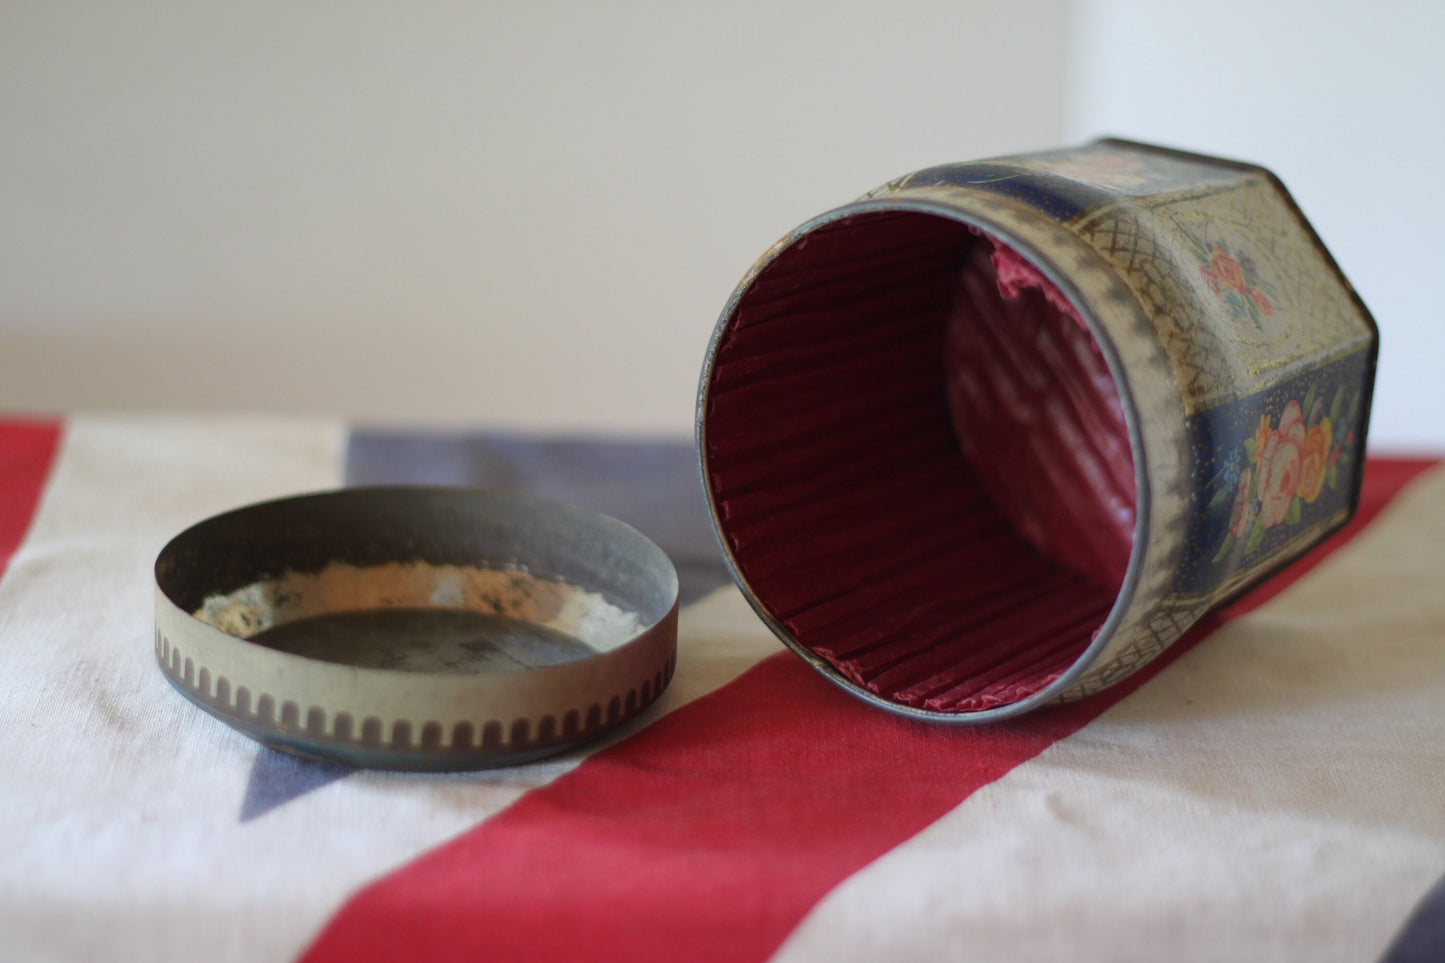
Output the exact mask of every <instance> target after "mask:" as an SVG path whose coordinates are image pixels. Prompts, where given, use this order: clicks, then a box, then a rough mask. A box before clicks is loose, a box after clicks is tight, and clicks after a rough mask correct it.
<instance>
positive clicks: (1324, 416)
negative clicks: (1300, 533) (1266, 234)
mask: <svg viewBox="0 0 1445 963" xmlns="http://www.w3.org/2000/svg"><path fill="white" fill-rule="evenodd" d="M1220 283H1221V284H1224V283H1225V281H1224V280H1223V279H1222V278H1221V281H1220ZM1358 410H1359V396H1358V394H1355V395H1354V396H1353V397H1351V398H1347V397H1346V396H1345V390H1344V389H1343V388H1339V389H1336V391H1335V395H1334V401H1333V403H1332V404H1331V405H1330V407H1329V412H1328V413H1326V412H1325V408H1324V404H1323V402H1322V401H1320V400H1317V399H1316V391H1315V389H1314V388H1311V389H1310V390H1309V392H1308V393H1307V394H1306V395H1305V398H1304V402H1303V404H1301V403H1300V402H1299V401H1296V400H1294V399H1290V400H1289V401H1288V402H1286V403H1285V405H1284V408H1283V409H1282V410H1281V411H1280V412H1279V420H1278V422H1276V421H1275V420H1274V419H1273V418H1272V417H1271V416H1270V413H1269V412H1265V413H1263V414H1261V415H1260V417H1259V428H1258V429H1257V430H1256V431H1254V433H1253V434H1252V435H1250V436H1249V437H1247V438H1246V439H1245V440H1244V456H1245V463H1244V466H1243V469H1242V470H1240V471H1239V473H1238V478H1239V482H1238V484H1237V485H1230V486H1229V487H1220V488H1219V489H1218V490H1217V491H1216V492H1215V494H1214V497H1213V498H1212V499H1211V500H1210V502H1209V507H1210V508H1211V509H1214V508H1216V507H1219V506H1222V505H1223V504H1224V503H1226V502H1229V501H1230V500H1231V498H1232V500H1233V504H1232V508H1231V509H1230V516H1229V527H1228V529H1227V531H1226V533H1225V536H1224V540H1223V542H1222V543H1221V544H1220V546H1219V549H1218V551H1217V552H1216V553H1215V555H1214V562H1215V563H1216V564H1218V563H1219V562H1221V561H1223V560H1224V559H1226V558H1229V557H1231V556H1234V557H1235V558H1236V559H1237V561H1239V562H1241V563H1242V562H1244V561H1247V560H1248V558H1249V557H1250V556H1252V555H1253V554H1254V553H1255V552H1256V551H1257V550H1258V549H1259V547H1260V545H1261V543H1262V542H1263V541H1264V538H1265V535H1266V533H1267V532H1269V531H1270V530H1272V529H1277V528H1278V527H1279V526H1286V527H1290V526H1295V525H1299V524H1301V522H1302V521H1303V512H1304V506H1305V505H1313V504H1314V503H1315V500H1316V499H1318V498H1319V497H1320V493H1321V492H1323V491H1325V490H1326V489H1329V490H1334V489H1335V488H1336V487H1338V485H1339V472H1340V468H1339V462H1340V461H1341V456H1342V453H1343V454H1345V455H1348V451H1347V448H1348V446H1349V445H1350V444H1351V443H1352V442H1353V439H1354V431H1353V430H1352V429H1347V428H1346V427H1345V423H1346V422H1349V421H1351V420H1353V419H1354V417H1355V415H1356V413H1357V412H1358ZM1307 412H1308V414H1306V413H1307ZM1342 418H1343V420H1342ZM1237 464H1238V463H1237V462H1231V465H1237ZM1233 473H1234V469H1233V468H1231V469H1230V470H1229V472H1227V473H1225V472H1222V473H1221V475H1224V474H1228V475H1230V476H1231V477H1232V476H1233Z"/></svg>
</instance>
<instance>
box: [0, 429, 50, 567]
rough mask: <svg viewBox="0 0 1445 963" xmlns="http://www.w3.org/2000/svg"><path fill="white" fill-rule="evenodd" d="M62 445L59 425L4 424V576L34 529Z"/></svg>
mask: <svg viewBox="0 0 1445 963" xmlns="http://www.w3.org/2000/svg"><path fill="white" fill-rule="evenodd" d="M59 446H60V424H59V422H53V421H0V575H4V574H5V569H6V568H8V567H9V565H10V559H11V557H12V556H13V555H14V554H15V550H16V549H18V548H19V547H20V543H21V541H22V540H24V538H25V532H26V531H27V530H29V528H30V520H31V518H32V516H34V514H35V507H36V505H38V504H39V502H40V492H41V491H42V490H43V489H44V488H45V479H46V478H47V477H49V475H50V466H51V464H52V463H53V462H54V461H55V452H56V450H57V449H58V448H59Z"/></svg>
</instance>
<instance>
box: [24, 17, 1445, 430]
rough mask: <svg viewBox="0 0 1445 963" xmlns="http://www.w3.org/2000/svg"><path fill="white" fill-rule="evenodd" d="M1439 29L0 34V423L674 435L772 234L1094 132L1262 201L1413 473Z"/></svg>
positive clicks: (515, 20)
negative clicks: (409, 426)
mask: <svg viewBox="0 0 1445 963" xmlns="http://www.w3.org/2000/svg"><path fill="white" fill-rule="evenodd" d="M1441 40H1445V6H1436V5H1431V4H1428V3H1426V2H1423V0H1422V2H1419V3H1405V2H1400V3H1394V4H1389V3H1380V2H1376V3H1373V4H1369V5H1363V4H1349V5H1347V4H1334V5H1330V4H1323V5H1322V4H1321V3H1318V2H1316V3H1308V4H1306V3H1291V4H1267V5H1266V4H1259V3H1253V4H1244V3H1230V2H1216V3H1213V4H1210V5H1209V6H1208V8H1207V9H1206V8H1201V7H1199V6H1198V5H1192V4H1182V3H1180V4H1173V5H1171V4H1164V3H1157V4H1156V3H1132V2H1126V0H1078V2H1077V3H1073V2H1070V0H1028V2H1015V3H1010V4H997V3H989V2H982V0H976V2H954V3H947V2H938V3H929V2H924V0H896V2H893V3H890V4H887V5H882V4H863V3H841V2H834V3H802V2H797V0H774V2H754V3H730V4H706V5H704V4H684V3H645V2H641V0H626V2H618V3H613V4H584V3H573V4H568V3H558V2H538V3H532V4H503V3H499V2H498V3H473V4H460V3H457V4H445V5H444V4H414V3H403V2H400V0H398V2H382V0H352V2H330V3H321V2H312V3H284V2H272V3H264V2H248V3H243V2H239V0H236V2H227V3H198V2H195V0H191V2H173V3H172V2H158V0H133V2H129V3H124V4H114V3H100V2H95V3H84V2H77V3H51V2H35V3H21V2H14V0H0V409H8V410H14V409H17V408H19V409H39V410H46V409H48V410H52V411H64V410H70V409H74V408H77V407H87V406H102V407H184V408H196V407H218V408H237V407H243V408H259V409H267V410H291V411H316V412H330V413H337V414H341V415H345V416H348V417H351V418H354V419H358V420H364V421H371V422H389V423H443V424H471V425H507V426H514V427H530V428H545V429H551V430H565V429H573V428H588V429H597V428H605V429H611V430H618V431H630V430H649V431H676V432H684V431H686V430H687V427H688V424H689V422H690V419H691V409H692V398H693V392H694V386H695V382H696V376H697V370H698V367H699V363H700V360H701V354H702V351H703V348H704V346H705V344H706V341H707V337H708V335H709V333H710V331H711V328H712V324H713V321H714V319H715V317H716V315H717V312H718V310H719V309H720V308H721V306H722V303H723V301H724V300H725V298H726V297H727V294H728V292H729V291H730V290H731V288H732V286H733V284H734V283H735V282H736V280H737V279H738V277H739V276H740V275H741V274H742V272H743V271H744V270H745V269H746V267H747V266H748V264H749V263H750V262H751V261H752V260H753V258H755V257H756V256H757V255H758V254H760V253H761V252H762V251H763V250H764V249H765V248H766V247H767V246H768V245H769V244H770V243H771V242H772V241H773V240H775V239H776V238H777V237H778V236H779V235H781V234H782V233H783V232H784V231H786V230H787V229H788V228H790V227H792V226H793V225H794V224H796V223H798V222H800V221H802V220H804V219H806V218H807V217H809V216H811V215H813V214H816V213H819V212H821V211H822V210H825V209H826V208H828V207H831V206H833V205H835V204H837V203H841V202H843V201H846V200H848V199H850V198H852V197H854V196H856V195H857V194H859V193H861V192H862V191H864V190H866V189H868V188H870V187H872V186H875V185H876V184H878V183H880V182H882V181H884V180H886V179H888V178H890V177H892V176H895V175H897V174H901V173H904V172H906V171H908V170H912V169H916V168H918V167H922V166H926V165H928V164H933V163H938V162H942V161H947V160H965V159H969V158H973V157H980V156H987V155H990V154H998V153H1007V152H1014V151H1020V150H1031V149H1037V148H1041V147H1047V146H1054V145H1057V144H1060V143H1064V142H1067V141H1070V140H1080V139H1085V138H1087V137H1089V136H1093V135H1094V134H1096V133H1106V132H1107V133H1118V134H1123V135H1128V136H1135V137H1139V138H1143V139H1154V140H1159V141H1162V142H1166V143H1172V144H1176V145H1180V146H1186V147H1192V148H1196V149H1200V150H1204V151H1208V152H1217V153H1224V154H1234V155H1237V156H1241V157H1244V158H1247V159H1251V160H1257V161H1259V162H1261V163H1265V164H1267V165H1269V166H1272V167H1274V168H1275V169H1276V170H1277V171H1278V172H1279V173H1280V174H1281V175H1282V176H1283V177H1284V179H1285V181H1286V183H1288V184H1289V185H1290V186H1291V188H1292V189H1293V190H1294V191H1295V192H1296V195H1297V197H1298V199H1299V200H1300V203H1301V204H1302V206H1303V207H1304V209H1305V211H1306V213H1307V214H1309V215H1310V217H1311V219H1312V220H1313V221H1314V222H1315V224H1316V226H1317V227H1318V228H1319V229H1320V232H1321V234H1322V235H1323V236H1324V238H1325V241H1326V243H1327V244H1329V245H1330V247H1331V249H1332V250H1333V251H1334V253H1335V255H1336V257H1337V258H1338V259H1339V261H1340V263H1341V264H1342V266H1343V267H1344V268H1345V270H1346V272H1347V273H1348V274H1349V275H1350V277H1351V279H1352V280H1354V281H1355V283H1356V285H1357V287H1358V288H1359V289H1360V291H1361V294H1362V295H1363V296H1364V298H1365V300H1366V302H1367V303H1368V304H1369V305H1370V306H1371V307H1372V309H1373V310H1374V312H1375V314H1376V316H1377V317H1378V318H1379V320H1380V323H1381V327H1382V329H1384V338H1385V340H1384V344H1385V347H1384V353H1383V356H1382V362H1381V372H1380V387H1379V396H1378V402H1377V409H1376V420H1375V426H1374V433H1373V437H1374V440H1375V441H1376V442H1377V443H1378V444H1380V445H1384V446H1387V447H1391V448H1395V449H1399V448H1401V447H1431V446H1433V447H1435V448H1436V449H1445V417H1442V416H1445V389H1442V388H1441V387H1440V384H1439V382H1440V378H1439V376H1438V375H1437V374H1436V368H1437V366H1438V359H1440V358H1441V357H1442V354H1445V351H1442V348H1445V343H1442V341H1441V337H1442V336H1441V334H1440V325H1439V323H1438V315H1439V311H1438V309H1437V308H1436V307H1435V305H1436V303H1437V302H1438V300H1439V297H1440V296H1439V293H1438V290H1439V289H1438V287H1437V286H1436V282H1435V279H1436V277H1437V276H1438V275H1439V274H1440V267H1439V266H1440V265H1442V264H1445V258H1442V256H1441V255H1442V253H1445V251H1442V246H1441V241H1440V240H1439V238H1440V232H1439V230H1438V228H1437V227H1436V226H1437V225H1438V224H1440V223H1441V222H1442V220H1445V191H1442V190H1441V189H1440V187H1439V186H1437V185H1438V182H1436V181H1434V180H1431V178H1432V177H1433V176H1434V170H1435V167H1436V165H1437V162H1438V159H1439V158H1440V157H1441V156H1442V150H1441V148H1442V146H1445V145H1442V143H1441V140H1442V136H1445V124H1442V121H1441V117H1442V115H1445V111H1442V106H1441V105H1442V102H1445V72H1442V67H1441V66H1440V64H1441V59H1440V58H1439V57H1438V56H1437V55H1436V54H1435V51H1436V49H1437V48H1438V46H1439V43H1440V41H1441Z"/></svg>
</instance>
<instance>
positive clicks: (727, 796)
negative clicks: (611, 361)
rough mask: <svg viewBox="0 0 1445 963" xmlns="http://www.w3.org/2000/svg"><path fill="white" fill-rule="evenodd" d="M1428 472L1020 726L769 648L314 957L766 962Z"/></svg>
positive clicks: (339, 918)
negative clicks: (960, 719)
mask: <svg viewBox="0 0 1445 963" xmlns="http://www.w3.org/2000/svg"><path fill="white" fill-rule="evenodd" d="M1432 464H1435V462H1433V461H1424V460H1415V461H1404V460H1389V461H1386V460H1379V461H1373V462H1372V463H1371V465H1370V470H1369V472H1368V473H1367V475H1366V478H1367V481H1366V488H1365V492H1364V497H1363V500H1362V504H1361V508H1360V512H1359V515H1358V517H1357V518H1356V520H1355V521H1354V522H1352V524H1351V525H1350V526H1349V528H1348V529H1347V530H1345V531H1344V532H1341V533H1340V534H1338V535H1336V536H1335V537H1334V538H1332V539H1331V540H1330V541H1329V542H1328V543H1327V544H1325V545H1324V546H1321V547H1320V548H1318V549H1316V550H1315V551H1313V552H1311V553H1310V554H1309V555H1308V556H1306V557H1305V558H1303V559H1301V560H1300V561H1299V562H1297V563H1295V565H1294V566H1292V567H1291V568H1290V569H1289V570H1288V571H1286V572H1284V573H1281V574H1280V575H1279V576H1277V577H1276V578H1275V579H1273V580H1272V581H1270V582H1269V583H1267V584H1266V585H1265V586H1264V587H1262V588H1261V589H1260V590H1258V591H1256V592H1255V593H1253V594H1251V595H1249V596H1248V597H1246V598H1245V599H1244V600H1242V601H1240V602H1239V603H1237V604H1235V605H1233V606H1231V607H1230V608H1229V609H1228V610H1226V611H1224V612H1222V613H1220V614H1218V615H1216V616H1213V617H1211V618H1210V619H1208V620H1206V622H1205V623H1202V624H1201V625H1199V626H1197V627H1196V628H1195V630H1193V631H1191V632H1190V633H1189V634H1188V635H1187V636H1186V637H1185V638H1184V639H1182V640H1180V642H1179V643H1177V644H1176V645H1175V646H1173V647H1172V648H1171V649H1170V650H1169V651H1168V652H1167V653H1166V654H1165V655H1164V656H1162V657H1161V658H1159V659H1157V660H1155V662H1153V663H1152V664H1151V665H1149V666H1148V667H1146V668H1145V669H1144V670H1143V671H1141V672H1139V673H1137V674H1135V675H1134V676H1132V677H1130V678H1129V679H1128V680H1126V681H1125V682H1123V683H1121V684H1120V685H1118V686H1115V687H1114V688H1112V689H1109V690H1107V691H1105V692H1103V693H1101V694H1099V695H1098V696H1095V697H1093V698H1091V699H1088V700H1085V701H1083V702H1078V703H1074V704H1072V705H1069V706H1064V707H1061V708H1058V709H1053V710H1046V711H1042V712H1038V713H1035V714H1033V715H1031V716H1026V717H1024V718H1023V719H1020V720H1017V721H1015V722H1009V723H1004V724H998V725H993V726H989V727H986V728H967V729H953V728H947V727H942V726H934V725H928V724H925V723H918V722H912V721H905V720H902V719H897V718H894V717H892V716H889V715H887V714H885V713H883V712H880V711H878V710H877V709H874V708H872V707H869V706H867V705H865V704H863V703H861V702H859V701H857V700H855V699H853V698H851V697H849V696H847V695H845V694H844V693H842V692H840V691H839V690H837V689H835V688H834V687H833V686H831V685H828V684H827V683H825V682H823V681H822V680H821V679H819V678H818V677H817V676H816V675H815V674H814V673H813V672H812V671H811V670H810V669H808V668H807V667H806V666H805V665H804V664H803V662H802V661H801V660H799V659H797V658H796V657H794V656H793V655H792V654H791V653H780V654H779V655H777V656H774V657H771V658H768V659H766V660H765V661H763V662H762V663H760V664H759V665H757V666H755V667H754V668H753V669H751V670H750V671H749V672H747V673H745V674H744V675H743V676H741V677H740V678H738V679H737V680H735V681H734V682H733V683H731V684H730V685H728V686H725V687H724V688H722V689H719V690H718V691H717V692H714V693H712V694H711V695H709V696H706V697H704V698H702V699H699V700H697V701H696V702H694V703H691V704H689V705H687V706H685V707H683V708H681V709H679V710H677V711H675V712H673V713H672V714H671V715H669V716H666V717H664V718H662V719H659V720H658V721H657V722H655V723H653V725H652V726H651V727H649V728H648V729H646V730H644V731H642V732H640V733H639V734H637V735H636V736H634V737H632V738H631V739H629V740H627V741H625V742H622V743H620V744H618V745H617V746H614V747H612V748H611V749H608V750H607V751H605V752H601V753H599V754H597V755H596V756H593V757H592V758H590V759H588V760H587V761H585V762H584V763H582V765H580V766H579V767H578V768H577V769H575V770H573V771H572V772H571V773H569V774H568V775H566V776H563V777H562V778H560V779H558V780H557V781H555V782H553V783H552V784H550V785H548V786H546V787H544V788H542V789H538V790H535V791H533V792H531V793H529V794H528V795H526V796H525V797H523V798H522V799H521V800H519V801H518V802H517V803H516V804H515V805H513V806H512V807H511V808H510V809H508V810H506V811H504V812H502V813H500V814H498V815H497V816H495V817H494V818H492V819H491V820H489V821H487V822H485V823H482V824H481V825H480V826H478V827H476V828H475V829H473V830H471V831H469V832H467V833H465V834H463V835H462V836H460V837H458V838H457V839H455V840H453V841H451V842H449V843H447V844H445V845H443V846H441V847H439V848H437V849H435V850H433V851H431V852H429V853H427V854H425V855H423V856H421V857H420V858H418V859H417V860H415V861H414V862H412V863H410V864H409V865H407V866H404V867H402V868H401V869H399V870H397V871H395V872H393V873H392V874H390V875H389V876H387V877H385V878H383V879H381V880H380V881H378V882H376V883H374V884H372V885H370V886H368V887H367V888H365V889H364V890H362V891H361V892H360V893H359V894H357V895H356V896H355V897H354V898H353V899H351V900H350V901H349V902H348V903H347V904H346V905H345V906H344V907H343V908H342V909H341V911H340V912H339V913H338V914H337V915H336V916H335V917H334V918H333V919H332V921H331V922H330V924H329V925H328V926H327V927H326V928H325V930H324V931H323V932H322V933H321V934H320V936H319V937H318V938H317V940H316V941H315V943H314V944H313V945H312V946H311V948H310V949H309V950H308V951H307V953H306V955H305V957H304V959H306V960H308V961H311V963H322V961H330V960H348V961H349V960H354V959H368V960H408V961H409V960H416V959H427V960H471V959H486V960H529V961H530V960H550V959H589V960H627V961H633V963H636V961H650V960H673V959H688V960H740V959H741V960H761V959H765V958H766V957H767V956H768V955H769V954H771V953H772V952H773V951H774V950H775V949H776V948H777V947H778V946H779V944H781V943H782V941H783V940H784V939H785V938H786V937H787V935H788V934H789V933H790V932H791V931H792V930H793V928H794V927H795V926H796V925H797V924H798V922H799V921H800V920H801V919H802V917H803V915H804V914H805V913H807V912H808V910H809V909H811V908H812V907H813V905H814V904H815V903H817V901H818V900H819V899H821V898H822V897H823V895H824V894H826V893H827V892H828V891H829V890H830V889H832V888H833V887H834V886H836V885H837V884H838V883H840V882H841V881H842V880H844V879H845V878H847V877H848V876H849V875H851V874H852V873H854V872H856V871H857V870H859V869H860V868H862V867H863V866H865V865H867V864H868V863H870V862H872V861H873V860H875V859H877V858H878V857H879V856H881V855H883V854H884V853H886V852H887V851H888V850H890V849H892V848H893V847H895V846H897V845H899V844H900V843H902V842H903V841H904V840H906V839H908V838H909V837H911V836H913V835H914V834H916V833H917V832H919V831H920V830H922V829H923V828H924V827H926V826H927V825H928V824H930V823H932V822H933V821H935V820H937V819H938V818H940V817H941V816H943V815H944V814H945V813H947V812H948V811H950V810H951V809H953V808H955V807H956V806H958V804H959V803H960V802H962V801H963V800H964V799H965V798H967V797H968V796H969V795H970V794H971V793H973V792H974V791H976V790H977V789H979V788H981V787H982V786H985V785H987V784H988V783H990V782H993V781H994V780H996V779H998V778H999V777H1001V776H1003V775H1004V774H1005V773H1007V772H1008V771H1009V770H1011V769H1013V768H1014V767H1015V766H1017V765H1019V764H1021V763H1023V762H1026V761H1028V760H1029V759H1032V758H1033V757H1034V756H1036V755H1038V754H1039V753H1040V752H1042V751H1043V750H1044V749H1046V748H1047V747H1048V746H1050V745H1051V744H1052V743H1054V742H1055V741H1057V740H1058V739H1061V738H1063V737H1065V736H1067V735H1069V734H1070V733H1073V732H1075V731H1077V730H1078V729H1079V728H1080V727H1082V726H1084V725H1086V724H1087V723H1089V722H1090V721H1091V720H1093V719H1094V718H1095V717H1097V716H1098V715H1099V714H1100V713H1102V712H1103V711H1104V710H1105V709H1107V708H1108V707H1109V706H1111V705H1113V704H1114V703H1116V702H1118V701H1119V700H1120V699H1122V698H1124V697H1125V696H1127V695H1128V694H1129V693H1130V692H1132V691H1134V690H1135V689H1137V688H1138V687H1139V686H1140V685H1142V684H1143V683H1144V682H1145V681H1147V680H1148V679H1149V678H1151V677H1152V676H1154V675H1155V674H1157V673H1158V672H1159V671H1160V670H1161V669H1162V668H1164V666H1166V665H1167V664H1169V663H1170V662H1172V661H1173V660H1174V659H1177V658H1178V657H1179V655H1180V654H1182V653H1183V652H1184V651H1185V650H1187V649H1188V648H1189V647H1190V646H1191V645H1193V644H1194V643H1195V642H1197V641H1198V640H1199V639H1200V638H1202V637H1204V636H1205V635H1207V634H1209V633H1210V632H1212V631H1213V630H1214V629H1216V628H1218V626H1219V625H1221V624H1222V623H1223V622H1224V621H1227V620H1228V619H1230V618H1234V617H1237V616H1239V615H1241V614H1243V613H1245V612H1247V611H1249V610H1251V609H1253V608H1256V607H1258V606H1259V605H1260V604H1262V603H1263V602H1264V601H1267V600H1268V599H1269V598H1272V597H1273V596H1275V595H1277V594H1278V593H1279V592H1280V591H1281V590H1283V589H1284V588H1285V587H1287V586H1288V585H1289V584H1291V583H1292V582H1294V581H1296V580H1297V579H1298V578H1299V577H1300V576H1301V575H1303V574H1304V573H1305V572H1307V571H1308V570H1309V569H1310V568H1311V567H1313V566H1314V565H1316V564H1318V563H1319V562H1320V561H1321V560H1323V559H1324V558H1325V557H1326V556H1327V555H1328V554H1329V553H1330V552H1331V551H1333V550H1334V549H1337V548H1339V547H1340V546H1341V545H1343V544H1345V543H1346V542H1347V541H1348V540H1349V539H1350V538H1351V537H1352V536H1353V535H1354V534H1356V533H1358V532H1359V531H1360V530H1362V529H1363V528H1364V527H1365V526H1366V525H1368V524H1369V522H1370V521H1371V520H1372V519H1373V518H1374V517H1375V516H1376V515H1377V514H1378V513H1379V512H1380V510H1381V509H1382V508H1383V507H1384V506H1385V505H1386V504H1387V503H1388V502H1389V501H1390V499H1391V498H1393V497H1394V496H1395V495H1396V494H1397V493H1398V492H1399V491H1400V489H1401V488H1403V487H1404V485H1405V484H1406V483H1407V482H1408V481H1409V480H1410V479H1412V478H1414V477H1415V476H1416V475H1418V474H1419V473H1420V472H1421V471H1423V470H1425V469H1426V468H1428V467H1430V466H1431V465H1432ZM683 671H686V667H685V666H684V667H683Z"/></svg>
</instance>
